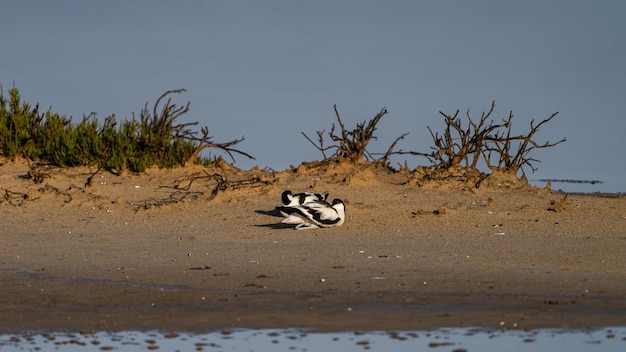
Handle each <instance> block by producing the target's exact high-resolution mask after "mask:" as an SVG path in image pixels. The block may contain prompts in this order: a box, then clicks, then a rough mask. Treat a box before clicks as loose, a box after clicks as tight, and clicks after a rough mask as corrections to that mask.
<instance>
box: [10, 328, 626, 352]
mask: <svg viewBox="0 0 626 352" xmlns="http://www.w3.org/2000/svg"><path fill="white" fill-rule="evenodd" d="M625 348H626V327H612V328H601V329H540V330H530V331H521V330H495V329H484V328H458V329H457V328H454V329H433V330H420V331H391V332H380V331H377V332H351V333H349V332H334V333H320V332H315V331H312V330H302V329H288V330H224V331H217V332H211V333H206V334H192V333H162V332H156V331H150V332H138V331H122V332H95V331H81V332H79V333H24V334H17V335H0V350H2V351H81V352H86V351H113V350H116V351H156V350H164V351H331V350H335V351H339V350H340V351H364V350H365V351H367V350H372V351H378V350H385V351H415V350H427V349H432V350H435V351H454V352H463V351H467V352H469V351H487V350H515V351H520V350H521V351H523V350H528V351H530V350H533V351H535V350H537V351H542V350H543V351H556V350H559V351H572V352H573V351H623V350H624V349H625Z"/></svg>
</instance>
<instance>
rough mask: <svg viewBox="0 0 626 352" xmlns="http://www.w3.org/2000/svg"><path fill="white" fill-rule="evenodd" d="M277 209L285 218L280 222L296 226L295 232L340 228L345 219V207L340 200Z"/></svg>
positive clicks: (320, 201)
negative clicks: (321, 228) (330, 202)
mask: <svg viewBox="0 0 626 352" xmlns="http://www.w3.org/2000/svg"><path fill="white" fill-rule="evenodd" d="M277 209H278V210H279V211H280V212H281V214H284V215H285V216H286V218H285V219H284V220H283V221H281V222H282V223H283V224H290V225H296V227H295V229H296V230H308V229H315V228H319V227H336V226H341V225H343V222H344V220H345V219H346V206H345V204H344V202H343V200H341V199H335V200H333V203H332V204H329V203H328V202H326V201H325V200H316V201H312V202H306V203H304V204H296V205H292V206H280V207H277Z"/></svg>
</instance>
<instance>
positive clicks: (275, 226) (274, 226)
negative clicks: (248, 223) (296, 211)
mask: <svg viewBox="0 0 626 352" xmlns="http://www.w3.org/2000/svg"><path fill="white" fill-rule="evenodd" d="M255 213H257V214H261V215H267V216H273V217H277V218H284V216H282V215H280V212H279V211H278V209H272V210H255ZM254 226H256V227H269V228H270V229H274V230H280V229H293V225H290V224H283V223H281V222H278V223H272V224H258V225H254Z"/></svg>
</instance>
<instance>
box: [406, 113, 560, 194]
mask: <svg viewBox="0 0 626 352" xmlns="http://www.w3.org/2000/svg"><path fill="white" fill-rule="evenodd" d="M494 109H495V101H494V102H492V103H491V108H490V109H489V110H488V111H487V112H483V113H482V115H481V117H480V119H478V120H477V121H475V120H474V119H472V117H471V116H470V113H469V110H468V111H467V112H466V113H465V117H466V120H467V121H463V120H462V119H461V117H459V110H457V111H456V112H455V113H454V114H453V115H448V114H445V113H443V112H441V111H440V112H439V114H440V115H441V116H443V118H444V123H445V124H446V128H445V130H444V132H443V134H442V135H440V134H439V133H437V132H435V133H433V131H432V129H431V128H430V127H428V131H429V132H430V135H431V137H432V139H433V143H434V145H435V146H434V147H431V149H432V151H431V152H430V153H417V152H408V153H406V154H413V155H420V156H424V157H426V158H427V159H428V160H429V161H430V162H431V163H432V165H431V166H430V167H424V168H420V170H421V171H422V172H423V173H424V177H426V178H427V179H441V180H445V179H450V178H463V179H464V180H466V181H473V182H476V183H475V185H478V184H479V183H480V182H481V181H482V180H483V179H484V178H485V177H487V176H488V175H487V174H485V173H483V172H481V171H480V170H479V167H478V166H479V163H480V162H481V161H483V162H484V163H485V164H486V166H487V167H488V168H489V169H490V170H491V171H492V173H498V174H509V175H518V174H519V173H521V175H520V179H523V180H525V179H526V177H525V173H524V167H526V166H527V167H530V168H531V170H532V171H533V172H534V171H536V168H535V167H534V166H533V162H538V160H536V159H534V158H531V157H530V156H529V154H530V152H531V151H532V150H534V149H538V148H548V147H553V146H556V145H557V144H560V143H562V142H565V140H566V139H565V138H563V139H561V140H559V141H558V142H556V143H550V142H545V143H537V142H536V141H535V140H534V139H533V137H534V135H535V133H536V132H537V131H538V130H539V127H541V126H542V125H543V124H544V123H546V122H548V121H550V120H552V119H553V118H554V117H555V116H556V115H557V114H558V112H556V113H554V114H552V115H551V116H550V117H548V118H547V119H545V120H543V121H541V122H540V123H539V124H537V125H535V124H534V121H535V120H534V119H533V120H532V121H531V122H530V131H529V132H528V133H527V134H519V135H513V134H512V131H511V128H512V120H513V113H512V112H511V113H509V116H508V118H507V119H503V120H502V122H500V123H496V122H494V120H493V119H492V118H491V115H492V114H493V111H494Z"/></svg>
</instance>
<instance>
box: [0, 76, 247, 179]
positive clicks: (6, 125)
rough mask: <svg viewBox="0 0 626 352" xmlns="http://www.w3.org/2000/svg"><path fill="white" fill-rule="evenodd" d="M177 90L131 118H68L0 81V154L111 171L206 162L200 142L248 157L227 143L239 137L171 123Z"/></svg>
mask: <svg viewBox="0 0 626 352" xmlns="http://www.w3.org/2000/svg"><path fill="white" fill-rule="evenodd" d="M182 92H185V90H184V89H180V90H172V91H167V92H165V93H164V94H163V95H162V96H161V97H159V99H158V100H157V101H156V103H155V104H154V108H153V109H152V112H150V110H149V109H148V104H147V103H146V106H145V107H144V109H143V110H142V111H141V114H140V117H139V119H136V118H135V116H134V115H133V117H132V120H129V121H123V122H121V124H119V125H118V122H117V121H116V119H115V115H112V116H109V117H106V118H104V121H103V122H102V123H100V121H99V120H98V119H97V118H96V116H95V114H91V115H89V116H84V117H83V119H82V121H81V122H79V123H73V122H72V121H71V118H67V117H66V116H65V115H59V114H57V113H54V112H52V111H51V110H50V109H49V110H48V111H46V112H45V113H41V112H40V111H39V105H36V106H35V107H34V108H33V107H32V106H31V105H30V104H28V103H26V102H22V100H21V97H20V93H19V91H18V90H17V88H15V87H13V88H11V89H10V90H9V96H8V97H5V96H4V92H3V91H2V88H1V87H0V156H4V157H6V158H8V159H11V160H15V158H18V157H24V158H27V159H30V160H35V161H42V162H47V163H51V164H53V165H57V166H61V167H73V166H81V165H97V166H99V167H100V168H105V169H107V170H109V171H111V172H113V173H121V172H122V171H124V170H130V171H133V172H141V171H144V170H145V169H146V168H148V167H151V166H158V167H161V168H172V167H176V166H184V165H185V164H186V163H191V162H195V163H202V164H205V165H206V164H209V163H210V162H211V159H210V158H207V157H200V152H201V151H202V150H204V149H206V148H219V149H222V150H224V151H226V152H227V153H228V154H229V155H230V156H231V157H232V153H233V152H234V153H238V154H242V155H244V156H247V157H249V158H252V159H254V158H253V157H252V156H251V155H249V154H247V153H244V152H242V151H239V150H236V149H233V148H232V146H233V145H235V144H237V143H239V142H241V141H243V138H241V139H236V140H233V141H230V142H226V143H213V142H212V141H211V137H210V136H209V135H208V129H207V128H206V127H205V128H202V129H201V133H202V136H201V137H198V136H197V134H198V132H195V131H192V130H190V129H189V128H190V126H194V125H197V122H193V123H176V119H177V118H178V117H180V116H181V115H183V114H185V113H186V112H188V111H189V102H187V104H186V105H185V106H182V107H178V106H176V105H175V104H173V103H172V101H171V98H170V95H171V94H176V93H182ZM233 160H234V159H233Z"/></svg>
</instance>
